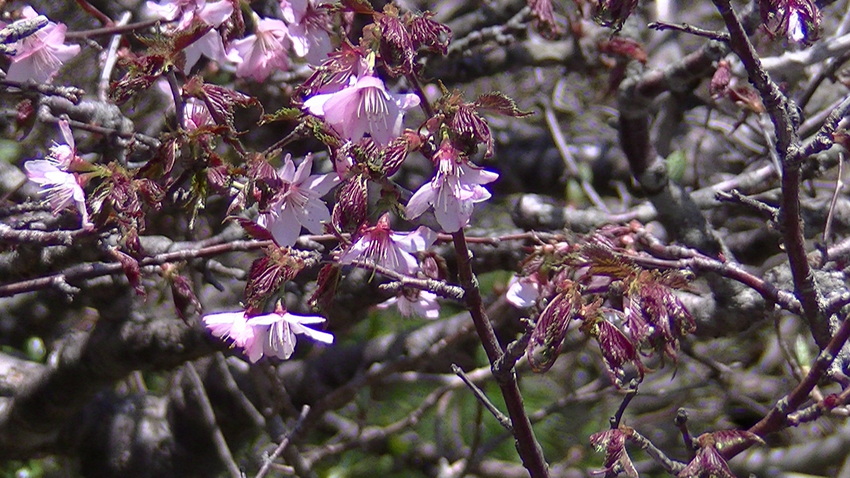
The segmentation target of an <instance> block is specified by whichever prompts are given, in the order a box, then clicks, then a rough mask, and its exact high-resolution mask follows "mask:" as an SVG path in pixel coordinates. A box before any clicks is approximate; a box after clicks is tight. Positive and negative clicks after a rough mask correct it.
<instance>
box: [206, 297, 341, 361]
mask: <svg viewBox="0 0 850 478" xmlns="http://www.w3.org/2000/svg"><path fill="white" fill-rule="evenodd" d="M202 320H203V322H204V325H205V326H206V327H207V328H208V329H209V330H210V332H211V333H212V335H213V336H215V337H218V338H222V339H227V340H230V341H232V344H233V346H235V347H239V348H241V349H242V350H244V351H245V355H247V356H248V360H250V361H251V362H252V363H256V362H257V361H258V360H260V358H262V357H263V355H266V356H272V357H277V358H280V359H283V360H286V359H288V358H289V357H290V356H292V352H293V351H294V350H295V335H296V334H298V335H305V336H307V337H308V338H310V339H312V340H315V341H317V342H322V343H325V344H332V343H333V341H334V337H333V335H332V334H330V333H328V332H322V331H319V330H315V329H312V328H310V327H307V325H313V324H321V323H323V322H324V321H325V319H324V317H319V316H312V315H296V314H290V313H289V312H287V311H286V310H284V309H282V308H281V307H280V306H278V307H277V308H276V310H275V311H274V312H272V313H270V314H264V315H256V316H253V317H248V316H247V312H246V311H237V312H221V313H218V314H208V315H205V316H204V317H203V319H202Z"/></svg>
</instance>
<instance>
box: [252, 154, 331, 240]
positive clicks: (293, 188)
mask: <svg viewBox="0 0 850 478" xmlns="http://www.w3.org/2000/svg"><path fill="white" fill-rule="evenodd" d="M312 169H313V155H311V154H308V155H307V157H306V158H304V161H302V162H301V164H300V165H298V169H296V168H295V163H294V162H293V161H292V156H291V155H289V154H287V155H286V159H285V160H284V165H283V168H281V169H280V171H278V177H279V178H280V181H281V183H282V185H281V187H280V189H279V190H278V192H277V193H276V194H275V196H274V198H272V201H271V203H270V204H269V211H268V212H265V213H262V214H260V217H259V218H258V220H257V223H258V224H259V225H261V226H263V227H265V228H266V229H268V230H269V231H270V232H271V233H272V237H274V240H275V242H277V244H278V245H279V246H291V245H293V244H295V241H296V240H297V239H298V236H299V234H300V233H301V226H304V227H305V228H306V229H307V230H308V231H310V232H311V233H313V234H321V233H322V232H324V229H323V227H322V223H325V222H329V221H330V220H331V214H330V212H329V211H328V206H327V205H325V203H324V202H323V201H322V200H321V198H322V196H324V195H325V194H327V193H328V192H329V191H330V190H331V188H333V187H334V186H335V185H336V184H337V183H339V177H338V176H337V175H336V174H334V173H328V174H313V175H310V173H311V172H312Z"/></svg>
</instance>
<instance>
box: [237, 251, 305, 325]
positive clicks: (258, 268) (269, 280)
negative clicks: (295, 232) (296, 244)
mask: <svg viewBox="0 0 850 478" xmlns="http://www.w3.org/2000/svg"><path fill="white" fill-rule="evenodd" d="M303 268H304V261H303V260H302V259H301V258H300V257H298V256H297V255H294V254H291V253H290V249H289V248H279V247H274V246H273V247H269V248H267V249H266V255H265V256H263V257H260V258H259V259H256V260H255V261H254V262H253V263H252V264H251V269H250V270H249V271H248V281H247V283H246V284H245V304H246V305H247V306H248V309H249V310H261V309H262V308H263V302H265V300H266V298H268V296H269V295H271V294H272V293H274V292H275V291H277V289H278V288H279V287H280V285H281V284H282V283H283V282H284V281H287V280H292V279H293V278H294V277H295V276H296V275H298V273H299V272H301V269H303Z"/></svg>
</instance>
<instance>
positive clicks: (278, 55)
mask: <svg viewBox="0 0 850 478" xmlns="http://www.w3.org/2000/svg"><path fill="white" fill-rule="evenodd" d="M146 5H147V9H148V12H149V14H150V15H151V16H152V17H153V18H160V19H163V20H165V21H167V22H171V23H169V24H168V25H167V26H166V29H167V32H168V33H177V32H184V31H191V30H193V29H197V30H199V32H201V33H202V34H201V35H200V36H199V38H198V39H196V40H195V41H193V42H192V43H191V44H189V45H188V46H186V48H185V49H184V50H183V51H184V53H185V63H184V64H183V71H184V72H187V73H188V72H189V70H191V68H192V67H193V66H194V65H195V64H196V63H197V62H198V60H199V59H200V57H201V56H202V55H203V56H205V57H207V58H209V59H211V60H213V61H216V62H218V63H220V64H222V65H227V64H232V65H235V66H236V75H237V76H239V77H242V78H253V79H254V80H256V81H265V79H266V78H268V77H269V75H271V74H272V73H274V72H275V71H278V70H287V69H288V68H289V65H290V61H289V52H290V51H292V52H294V53H295V55H297V56H298V57H302V58H306V60H307V61H308V62H311V63H317V62H319V61H321V60H322V59H323V58H324V57H325V56H326V55H327V54H328V53H329V52H330V51H331V48H332V46H331V40H330V34H329V18H328V15H327V13H325V12H324V11H323V10H321V9H319V8H318V7H317V6H316V4H315V3H314V1H313V0H298V1H295V2H290V1H288V0H282V1H281V2H280V4H279V7H280V10H281V17H282V20H281V19H279V18H265V17H260V16H259V15H257V14H256V13H252V19H253V23H254V32H253V33H252V34H250V35H247V36H245V37H244V38H240V39H235V40H232V41H228V42H227V44H226V43H225V38H223V37H222V34H221V33H220V32H219V31H218V29H219V28H220V27H221V26H222V25H223V24H224V23H225V22H226V21H228V20H229V19H230V18H231V16H232V15H233V14H234V9H233V3H232V2H230V1H227V0H219V1H216V2H207V1H206V0H162V1H160V2H158V3H157V2H151V1H149V2H147V4H146Z"/></svg>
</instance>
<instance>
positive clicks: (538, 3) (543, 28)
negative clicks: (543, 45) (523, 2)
mask: <svg viewBox="0 0 850 478" xmlns="http://www.w3.org/2000/svg"><path fill="white" fill-rule="evenodd" d="M528 6H529V7H531V15H532V16H533V17H534V24H533V25H534V28H535V29H537V31H538V32H539V33H540V35H541V36H543V38H546V39H547V40H555V39H557V38H558V37H560V36H561V35H563V34H564V30H563V28H561V26H560V25H558V22H557V21H556V20H555V12H554V11H553V10H552V0H528Z"/></svg>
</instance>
